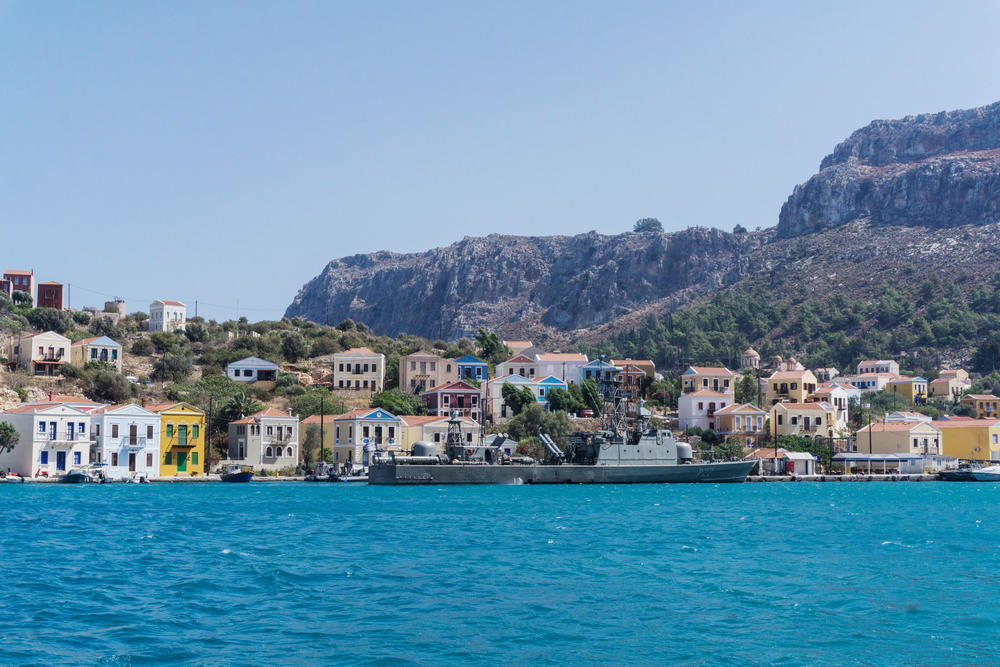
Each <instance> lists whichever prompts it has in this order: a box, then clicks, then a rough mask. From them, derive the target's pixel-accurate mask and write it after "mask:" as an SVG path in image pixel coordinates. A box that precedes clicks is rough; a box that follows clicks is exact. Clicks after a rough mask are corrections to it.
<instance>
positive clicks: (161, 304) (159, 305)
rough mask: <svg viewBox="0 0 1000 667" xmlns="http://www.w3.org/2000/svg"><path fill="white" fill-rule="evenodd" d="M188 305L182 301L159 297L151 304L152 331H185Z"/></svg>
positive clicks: (150, 328) (150, 320)
mask: <svg viewBox="0 0 1000 667" xmlns="http://www.w3.org/2000/svg"><path fill="white" fill-rule="evenodd" d="M186 324H187V306H185V305H184V304H183V303H181V302H180V301H167V300H165V299H157V300H156V301H154V302H153V303H151V304H149V330H150V331H168V332H172V331H184V327H185V325H186Z"/></svg>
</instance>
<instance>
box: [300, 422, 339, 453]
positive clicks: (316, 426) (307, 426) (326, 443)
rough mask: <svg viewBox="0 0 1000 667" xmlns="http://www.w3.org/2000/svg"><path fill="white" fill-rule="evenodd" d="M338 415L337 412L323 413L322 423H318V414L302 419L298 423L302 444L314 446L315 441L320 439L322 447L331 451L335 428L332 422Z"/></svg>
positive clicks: (317, 441)
mask: <svg viewBox="0 0 1000 667" xmlns="http://www.w3.org/2000/svg"><path fill="white" fill-rule="evenodd" d="M339 416H340V415H338V414H325V415H323V416H322V424H321V423H320V415H311V416H309V417H306V418H305V419H303V420H302V421H301V422H300V423H299V433H300V436H299V437H300V438H301V442H302V444H303V445H306V444H308V445H309V447H315V446H316V444H317V443H319V442H320V441H322V443H323V449H328V450H330V451H331V452H332V451H333V445H334V437H333V436H334V430H335V429H334V423H333V422H334V420H335V419H336V418H337V417H339ZM321 426H322V428H321Z"/></svg>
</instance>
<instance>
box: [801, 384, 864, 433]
mask: <svg viewBox="0 0 1000 667" xmlns="http://www.w3.org/2000/svg"><path fill="white" fill-rule="evenodd" d="M851 389H852V390H854V391H855V392H857V394H858V396H857V397H858V399H860V398H861V392H860V391H859V390H858V389H856V388H855V387H851ZM851 397H852V396H851V393H849V392H848V390H847V389H846V388H845V387H843V386H842V385H839V384H837V383H835V382H825V383H823V384H820V385H819V386H817V387H816V391H815V392H813V394H812V396H811V397H810V398H812V399H814V400H817V401H825V402H826V403H829V404H830V405H832V406H833V407H834V408H836V410H837V426H838V428H839V429H840V430H846V429H847V422H848V420H849V419H850V414H849V410H850V404H851Z"/></svg>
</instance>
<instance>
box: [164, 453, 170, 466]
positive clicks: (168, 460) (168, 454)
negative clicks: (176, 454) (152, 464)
mask: <svg viewBox="0 0 1000 667" xmlns="http://www.w3.org/2000/svg"><path fill="white" fill-rule="evenodd" d="M163 462H164V463H165V464H166V465H171V460H170V452H167V453H166V454H164V455H163Z"/></svg>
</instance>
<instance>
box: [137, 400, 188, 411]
mask: <svg viewBox="0 0 1000 667" xmlns="http://www.w3.org/2000/svg"><path fill="white" fill-rule="evenodd" d="M180 404H181V403H180V401H175V402H173V403H147V404H146V409H147V410H149V411H150V412H163V411H164V410H169V409H170V408H175V407H177V406H178V405H180Z"/></svg>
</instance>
